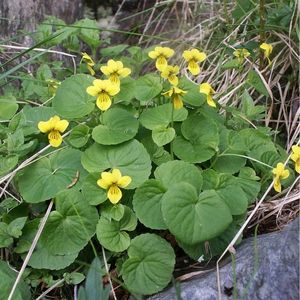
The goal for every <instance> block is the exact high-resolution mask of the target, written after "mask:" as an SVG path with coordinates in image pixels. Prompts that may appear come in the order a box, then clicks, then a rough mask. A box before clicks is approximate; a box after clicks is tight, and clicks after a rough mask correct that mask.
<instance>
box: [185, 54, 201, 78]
mask: <svg viewBox="0 0 300 300" xmlns="http://www.w3.org/2000/svg"><path fill="white" fill-rule="evenodd" d="M182 57H183V58H184V59H185V60H186V61H187V63H188V70H189V71H190V72H191V73H192V74H193V75H198V74H199V73H200V67H199V65H198V63H199V62H203V61H204V60H205V59H206V54H205V53H204V52H200V51H199V50H198V49H192V50H185V51H183V54H182Z"/></svg>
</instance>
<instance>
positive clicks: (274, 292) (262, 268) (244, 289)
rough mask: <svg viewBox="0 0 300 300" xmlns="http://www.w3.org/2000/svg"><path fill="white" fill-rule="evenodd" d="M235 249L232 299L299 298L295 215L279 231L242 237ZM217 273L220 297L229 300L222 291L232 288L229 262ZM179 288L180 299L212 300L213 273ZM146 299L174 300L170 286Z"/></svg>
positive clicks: (286, 299)
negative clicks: (219, 283)
mask: <svg viewBox="0 0 300 300" xmlns="http://www.w3.org/2000/svg"><path fill="white" fill-rule="evenodd" d="M236 250H237V253H236V278H237V280H236V286H237V289H236V291H237V297H236V299H239V300H240V299H249V300H250V299H252V300H297V299H299V218H298V219H297V220H295V221H293V222H291V223H290V224H288V225H287V226H286V227H285V228H284V229H283V230H282V231H278V232H274V233H269V234H265V235H260V236H258V237H257V239H256V241H255V240H254V238H249V239H246V240H245V241H243V242H242V243H241V245H240V246H238V247H237V249H236ZM220 274H221V287H222V299H223V300H224V299H225V300H228V299H233V296H232V295H231V296H228V295H227V294H228V293H227V294H226V293H225V289H226V288H227V292H228V291H230V290H232V286H233V282H234V281H233V267H232V264H231V263H228V264H227V265H225V266H223V267H222V268H221V273H220ZM225 287H226V288H225ZM180 289H181V297H182V300H215V299H217V298H218V297H217V284H216V272H210V273H208V274H204V275H203V276H201V277H198V278H194V279H192V280H190V281H188V282H183V283H181V285H180ZM229 293H230V292H229ZM150 299H151V300H175V299H176V294H175V290H174V288H170V289H168V290H166V291H164V292H162V293H160V294H157V295H155V296H152V297H150V298H149V300H150Z"/></svg>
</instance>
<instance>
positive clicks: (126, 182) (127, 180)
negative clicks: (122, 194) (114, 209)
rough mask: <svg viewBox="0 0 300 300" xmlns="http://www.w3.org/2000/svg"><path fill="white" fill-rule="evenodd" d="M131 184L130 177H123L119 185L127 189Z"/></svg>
mask: <svg viewBox="0 0 300 300" xmlns="http://www.w3.org/2000/svg"><path fill="white" fill-rule="evenodd" d="M130 183H131V177H130V176H123V177H121V178H120V179H119V180H118V182H117V185H118V186H119V187H121V188H125V187H127V186H128V185H129V184H130Z"/></svg>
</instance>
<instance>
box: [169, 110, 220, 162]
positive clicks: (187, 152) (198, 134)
mask: <svg viewBox="0 0 300 300" xmlns="http://www.w3.org/2000/svg"><path fill="white" fill-rule="evenodd" d="M181 132H182V135H183V137H182V136H178V137H176V138H175V140H174V143H173V147H174V153H175V155H176V156H177V157H178V158H180V159H182V160H184V161H187V162H191V163H201V162H203V161H206V160H208V159H210V158H211V157H212V156H213V155H214V154H215V152H216V151H217V149H218V144H219V134H218V127H217V125H216V124H215V123H214V122H213V121H211V120H209V119H208V118H206V117H203V116H199V115H193V116H190V117H188V118H187V119H186V120H185V121H184V122H183V123H182V125H181Z"/></svg>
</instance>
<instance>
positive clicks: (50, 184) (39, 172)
mask: <svg viewBox="0 0 300 300" xmlns="http://www.w3.org/2000/svg"><path fill="white" fill-rule="evenodd" d="M80 157H81V152H80V151H79V150H74V149H68V148H67V149H63V150H61V151H59V152H56V153H54V154H51V155H50V156H49V158H48V157H44V158H42V159H40V160H38V161H37V162H35V163H33V164H32V165H29V166H28V167H26V168H25V169H24V170H22V171H21V172H20V174H19V176H18V179H17V180H18V186H19V192H20V194H21V195H22V197H23V198H24V200H25V201H26V202H29V203H38V202H43V201H45V200H48V199H51V198H53V197H55V196H56V195H57V193H58V192H60V191H62V190H64V189H66V188H67V187H68V186H69V185H70V184H72V183H73V181H74V179H76V177H77V173H78V172H79V174H80V177H79V182H77V183H76V186H78V185H80V182H81V181H82V179H83V178H84V174H85V172H84V170H83V169H82V166H81V163H80Z"/></svg>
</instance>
